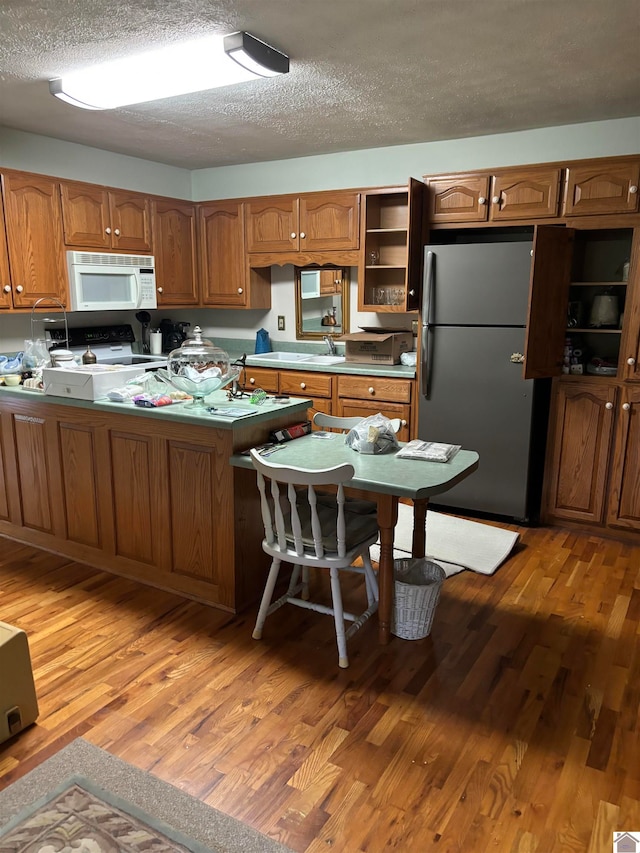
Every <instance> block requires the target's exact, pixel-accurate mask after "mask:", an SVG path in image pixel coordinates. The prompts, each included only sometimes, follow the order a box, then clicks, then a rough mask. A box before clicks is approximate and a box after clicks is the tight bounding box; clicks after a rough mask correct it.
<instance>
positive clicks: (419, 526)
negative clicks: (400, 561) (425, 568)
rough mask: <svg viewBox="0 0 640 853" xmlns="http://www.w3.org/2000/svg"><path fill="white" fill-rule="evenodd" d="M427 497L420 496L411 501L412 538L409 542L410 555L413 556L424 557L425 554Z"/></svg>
mask: <svg viewBox="0 0 640 853" xmlns="http://www.w3.org/2000/svg"><path fill="white" fill-rule="evenodd" d="M428 505H429V499H428V498H421V499H420V500H415V501H414V502H413V540H412V542H411V555H412V556H413V557H424V554H425V550H424V549H425V525H426V523H427V506H428Z"/></svg>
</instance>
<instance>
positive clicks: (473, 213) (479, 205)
mask: <svg viewBox="0 0 640 853" xmlns="http://www.w3.org/2000/svg"><path fill="white" fill-rule="evenodd" d="M425 179H426V181H427V184H428V187H429V219H430V221H431V222H485V221H486V219H487V217H488V215H489V213H488V211H489V205H488V201H489V176H488V175H473V174H470V175H456V176H455V177H453V176H452V177H442V178H428V176H425Z"/></svg>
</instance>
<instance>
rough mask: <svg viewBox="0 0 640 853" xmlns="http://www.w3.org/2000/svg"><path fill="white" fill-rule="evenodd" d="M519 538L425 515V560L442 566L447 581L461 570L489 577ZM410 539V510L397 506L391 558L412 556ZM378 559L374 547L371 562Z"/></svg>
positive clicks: (507, 532) (500, 530)
mask: <svg viewBox="0 0 640 853" xmlns="http://www.w3.org/2000/svg"><path fill="white" fill-rule="evenodd" d="M518 536H519V534H518V533H516V532H514V531H512V530H504V529H503V528H502V527H494V526H493V525H491V524H486V523H484V522H479V521H467V520H466V519H464V518H456V517H455V516H452V515H445V514H444V513H440V512H433V511H432V510H428V511H427V525H426V552H427V556H428V557H429V558H430V559H432V560H433V561H434V562H436V563H439V564H440V565H441V566H442V568H443V569H444V570H445V572H446V574H447V577H449V576H451V575H454V574H457V573H458V572H461V571H463V570H464V569H471V571H474V572H480V574H483V575H492V574H493V573H494V572H495V570H496V569H497V568H498V566H499V565H500V564H501V563H503V562H504V560H506V558H507V557H508V556H509V554H510V553H511V551H512V549H513V547H514V545H515V544H516V542H517V541H518ZM412 538H413V508H412V507H410V506H407V505H406V504H399V505H398V524H397V526H396V530H395V537H394V555H395V557H396V558H397V559H400V558H402V557H410V556H411V540H412ZM379 558H380V548H379V546H378V545H374V546H373V547H372V549H371V559H373V560H375V561H378V560H379Z"/></svg>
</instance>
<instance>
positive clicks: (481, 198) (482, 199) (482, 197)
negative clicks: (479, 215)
mask: <svg viewBox="0 0 640 853" xmlns="http://www.w3.org/2000/svg"><path fill="white" fill-rule="evenodd" d="M486 203H487V200H486V198H485V197H484V196H483V195H481V196H480V198H479V199H478V204H486Z"/></svg>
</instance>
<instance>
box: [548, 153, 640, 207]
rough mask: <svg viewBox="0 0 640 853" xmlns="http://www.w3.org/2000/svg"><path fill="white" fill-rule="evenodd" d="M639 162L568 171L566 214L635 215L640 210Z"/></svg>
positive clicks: (575, 167)
mask: <svg viewBox="0 0 640 853" xmlns="http://www.w3.org/2000/svg"><path fill="white" fill-rule="evenodd" d="M639 178H640V161H630V162H625V163H609V164H607V162H606V161H605V162H602V163H598V164H595V165H589V166H570V168H569V169H568V170H567V190H566V196H565V202H564V212H565V214H566V215H567V216H568V215H571V216H580V215H581V214H594V213H629V212H631V213H633V212H634V211H636V210H638V180H639Z"/></svg>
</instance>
